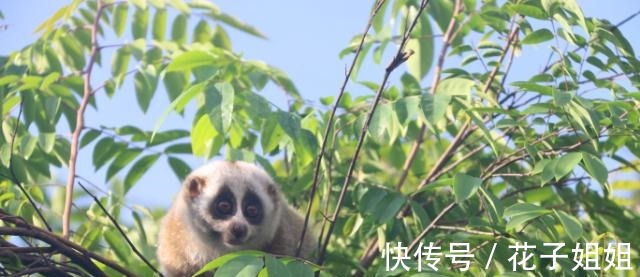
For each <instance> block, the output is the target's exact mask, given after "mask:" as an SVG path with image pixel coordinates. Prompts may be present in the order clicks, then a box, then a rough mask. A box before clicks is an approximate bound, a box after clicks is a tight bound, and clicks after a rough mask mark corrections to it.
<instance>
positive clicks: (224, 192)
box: [210, 186, 236, 219]
mask: <svg viewBox="0 0 640 277" xmlns="http://www.w3.org/2000/svg"><path fill="white" fill-rule="evenodd" d="M210 209H211V215H212V216H213V218H214V219H227V218H230V217H232V216H233V215H234V214H235V213H236V198H235V197H234V196H233V193H232V192H231V190H230V189H229V187H227V186H223V187H222V188H220V191H218V195H216V197H214V198H213V202H211V207H210Z"/></svg>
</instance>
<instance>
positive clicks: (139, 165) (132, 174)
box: [124, 154, 160, 193]
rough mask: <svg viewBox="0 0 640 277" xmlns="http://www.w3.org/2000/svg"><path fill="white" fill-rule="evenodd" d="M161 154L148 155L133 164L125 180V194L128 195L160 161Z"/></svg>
mask: <svg viewBox="0 0 640 277" xmlns="http://www.w3.org/2000/svg"><path fill="white" fill-rule="evenodd" d="M159 157H160V154H152V155H147V156H144V157H142V158H140V159H139V160H138V161H136V163H134V164H133V166H132V167H131V169H130V170H129V173H127V176H126V177H125V178H124V193H127V192H128V191H129V190H130V189H131V188H132V187H133V185H135V183H136V182H138V180H140V178H141V177H142V175H144V174H145V173H146V172H147V170H149V168H151V166H153V164H154V163H155V162H156V161H157V160H158V158H159Z"/></svg>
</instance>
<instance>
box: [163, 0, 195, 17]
mask: <svg viewBox="0 0 640 277" xmlns="http://www.w3.org/2000/svg"><path fill="white" fill-rule="evenodd" d="M167 3H168V4H169V5H171V6H173V7H174V8H176V9H177V10H179V11H180V12H181V13H184V14H189V13H190V12H191V9H190V8H189V5H187V4H186V3H185V2H184V1H182V0H167Z"/></svg>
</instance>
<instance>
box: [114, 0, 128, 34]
mask: <svg viewBox="0 0 640 277" xmlns="http://www.w3.org/2000/svg"><path fill="white" fill-rule="evenodd" d="M128 16H129V4H127V2H124V3H121V4H118V5H117V6H116V8H115V11H114V12H113V19H112V20H111V24H113V30H114V31H115V33H116V36H118V37H121V36H122V34H124V30H125V28H126V26H127V17H128Z"/></svg>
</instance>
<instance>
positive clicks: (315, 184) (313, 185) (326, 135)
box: [296, 0, 385, 257]
mask: <svg viewBox="0 0 640 277" xmlns="http://www.w3.org/2000/svg"><path fill="white" fill-rule="evenodd" d="M384 2H385V0H378V2H377V3H376V6H375V8H374V9H373V11H372V12H371V15H370V16H369V22H367V26H366V27H365V29H364V32H363V34H362V39H360V44H358V48H357V49H356V53H355V55H354V56H353V60H352V62H351V66H350V67H349V70H348V71H347V73H346V75H345V77H344V81H343V82H342V87H340V92H338V97H337V99H336V102H335V104H334V105H333V109H332V110H331V115H329V119H328V120H327V126H326V127H325V130H324V135H323V136H322V143H321V144H320V152H319V153H318V157H317V158H316V166H315V168H314V171H313V181H312V183H311V192H310V194H309V204H308V205H307V211H306V214H305V217H304V223H303V225H302V233H301V234H300V241H299V242H298V247H297V249H296V257H299V256H300V251H302V244H303V242H304V237H305V236H306V234H307V228H308V226H309V217H310V216H311V206H312V204H313V199H314V198H315V195H316V190H317V189H318V180H319V179H318V178H319V176H320V167H321V165H322V158H323V155H324V151H325V148H326V147H327V139H328V138H329V133H330V132H331V128H332V127H333V118H334V117H335V115H336V112H337V110H338V104H340V100H341V99H342V96H343V95H344V92H345V89H346V87H347V84H348V83H349V79H350V78H351V74H352V73H353V69H354V68H355V66H356V61H357V60H358V58H359V57H360V52H361V50H362V47H363V45H364V42H365V39H366V38H367V34H368V33H369V29H371V25H372V24H373V18H374V17H375V16H376V14H378V11H380V8H381V7H382V5H383V4H384Z"/></svg>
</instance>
